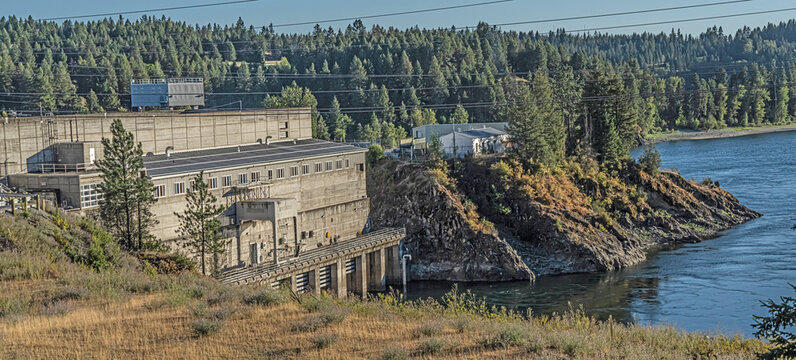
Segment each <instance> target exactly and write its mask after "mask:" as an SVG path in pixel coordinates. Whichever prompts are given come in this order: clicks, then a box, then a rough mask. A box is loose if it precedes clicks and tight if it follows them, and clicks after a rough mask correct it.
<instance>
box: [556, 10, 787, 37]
mask: <svg viewBox="0 0 796 360" xmlns="http://www.w3.org/2000/svg"><path fill="white" fill-rule="evenodd" d="M787 11H796V7H792V8H785V9H775V10H761V11H752V12H745V13H737V14H728V15H715V16H703V17H697V18H690V19H678V20H665V21H655V22H647V23H639V24H627V25H613V26H601V27H593V28H590V29H580V30H567V32H591V31H598V30H612V29H624V28H630V27H641V26H653V25H665V24H676V23H684V22H693V21H703V20H716V19H726V18H732V17H740V16H752V15H763V14H772V13H777V12H787Z"/></svg>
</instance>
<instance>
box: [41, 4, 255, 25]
mask: <svg viewBox="0 0 796 360" xmlns="http://www.w3.org/2000/svg"><path fill="white" fill-rule="evenodd" d="M257 1H259V0H235V1H224V2H216V3H209V4H196V5H184V6H172V7H165V8H158V9H146V10H130V11H114V12H106V13H98V14H88V15H73V16H58V17H49V18H41V19H37V20H42V21H53V20H66V19H82V18H90V17H99V16H111V15H129V14H142V13H150V12H156V11H172V10H183V9H196V8H203V7H211V6H223V5H233V4H243V3H250V2H257Z"/></svg>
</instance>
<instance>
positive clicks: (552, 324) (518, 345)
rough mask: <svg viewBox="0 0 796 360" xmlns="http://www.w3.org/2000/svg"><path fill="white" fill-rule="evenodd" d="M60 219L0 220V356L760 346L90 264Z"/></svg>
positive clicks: (530, 353)
mask: <svg viewBox="0 0 796 360" xmlns="http://www.w3.org/2000/svg"><path fill="white" fill-rule="evenodd" d="M69 220H70V226H69V228H68V229H69V230H66V229H64V231H63V232H61V231H59V230H56V228H55V225H54V224H53V222H52V216H50V215H47V214H43V213H42V214H35V213H34V214H33V215H32V216H31V217H30V218H22V217H18V218H12V217H10V216H3V215H0V359H6V358H8V359H207V358H217V359H406V358H409V357H412V358H438V359H484V358H492V359H525V358H528V359H563V358H578V359H714V358H717V359H747V358H753V357H754V355H755V353H756V352H761V351H764V350H765V349H766V346H767V345H765V344H764V343H762V342H760V341H758V340H754V339H752V340H746V339H741V338H729V337H726V336H711V337H706V336H705V335H704V334H693V333H685V332H681V331H678V330H676V329H674V328H669V327H661V328H655V327H642V326H636V325H622V324H618V323H613V322H598V321H596V320H594V319H592V318H589V317H587V316H585V315H583V313H582V312H578V311H573V312H571V313H569V314H566V315H563V316H556V317H546V316H541V317H531V318H527V317H523V316H520V315H518V314H513V313H510V312H506V311H500V310H498V311H495V310H489V309H486V306H485V304H484V303H483V301H482V300H479V299H476V298H475V297H473V296H469V295H467V294H457V293H451V294H449V295H447V296H446V297H444V298H443V299H442V300H440V301H425V302H404V301H401V300H400V299H398V298H396V297H393V296H389V295H386V296H381V297H377V298H372V299H370V300H368V301H358V300H348V301H337V300H334V299H332V298H329V297H325V296H323V297H315V296H308V295H304V296H291V295H290V294H287V293H286V292H284V291H282V292H278V291H274V290H266V289H263V288H257V287H234V286H230V285H225V284H220V283H218V282H216V281H215V280H213V279H209V278H205V277H202V276H200V275H197V274H194V273H191V272H182V273H177V274H158V273H156V272H154V270H153V268H152V267H151V266H147V264H146V263H143V262H141V261H139V260H137V259H135V258H133V257H132V256H130V255H129V254H125V253H121V254H118V255H113V256H109V257H108V261H109V264H111V266H110V267H109V268H97V267H93V266H89V265H87V264H82V265H81V263H79V262H75V261H74V260H72V259H74V258H75V254H78V255H79V254H80V253H81V251H83V250H84V249H86V247H87V246H88V245H89V244H91V241H92V239H93V238H92V237H91V235H90V233H89V232H87V231H84V230H81V229H84V228H87V229H93V228H92V227H91V226H90V224H89V225H86V224H85V222H82V225H81V222H80V219H69ZM58 239H61V240H60V241H57V240H58ZM64 240H65V241H64ZM75 249H77V250H79V251H77V252H73V250H75ZM111 250H112V249H111ZM80 259H83V258H80ZM388 355H389V356H388Z"/></svg>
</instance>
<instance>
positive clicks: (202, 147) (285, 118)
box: [3, 109, 404, 296]
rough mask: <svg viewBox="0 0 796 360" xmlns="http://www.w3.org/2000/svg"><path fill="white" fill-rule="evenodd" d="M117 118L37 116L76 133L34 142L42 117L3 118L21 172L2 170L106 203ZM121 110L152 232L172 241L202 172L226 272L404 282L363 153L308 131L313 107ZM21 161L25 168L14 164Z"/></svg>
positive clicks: (316, 287)
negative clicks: (376, 213)
mask: <svg viewBox="0 0 796 360" xmlns="http://www.w3.org/2000/svg"><path fill="white" fill-rule="evenodd" d="M113 118H117V116H116V114H114V115H113V116H106V115H103V116H96V115H95V116H93V117H85V116H84V117H82V118H71V117H67V118H59V117H54V118H47V119H38V120H39V121H38V122H39V123H38V124H36V125H40V124H44V123H48V122H49V124H50V125H51V127H53V128H55V129H58V128H59V127H62V125H63V122H64V121H67V122H70V124H69V126H70V129H72V128H73V127H74V128H77V129H79V130H80V131H79V134H80V135H74V133H73V135H72V138H71V139H63V140H62V139H58V138H56V139H50V141H49V142H45V141H42V145H46V146H43V147H42V148H41V149H38V150H35V149H30V148H27V147H25V146H23V144H22V143H23V142H26V135H25V134H28V135H32V136H33V137H37V133H36V131H35V130H37V129H38V126H35V125H34V126H33V127H29V124H28V122H30V123H34V122H36V120H33V121H31V119H14V121H13V122H8V123H5V124H4V127H3V135H4V136H9V135H12V132H16V133H17V136H14V137H12V140H17V141H19V145H18V146H15V147H13V149H12V150H11V151H6V152H4V155H5V163H6V167H5V168H6V169H16V170H17V171H16V172H11V173H7V181H8V184H9V185H10V186H11V187H13V188H17V189H22V190H25V191H29V192H39V193H50V194H54V195H55V197H57V199H58V202H59V204H60V205H61V206H62V207H64V208H66V209H72V210H74V211H81V212H84V213H91V212H92V211H94V210H95V209H97V207H98V205H99V203H100V201H101V200H102V194H101V192H99V191H98V188H97V185H98V184H99V183H100V181H101V179H100V176H99V173H98V171H97V169H96V166H95V162H96V160H97V159H101V158H102V155H103V154H102V146H101V144H100V143H99V140H100V139H101V138H102V137H104V136H110V124H111V120H110V119H113ZM120 118H122V120H123V122H124V125H125V128H126V129H128V130H130V131H132V132H133V134H134V135H135V136H136V140H137V141H141V143H142V147H143V149H144V152H145V153H146V155H145V156H144V168H145V169H146V171H145V176H148V177H149V178H150V179H151V180H152V182H153V184H154V194H155V197H156V198H157V202H156V204H155V205H154V206H153V207H152V209H151V210H152V212H153V213H154V215H155V216H156V218H157V219H158V220H159V223H158V225H156V227H155V228H154V229H153V230H154V231H153V234H154V235H155V236H156V237H157V238H159V239H161V240H162V241H164V242H166V243H167V244H170V245H171V246H173V247H174V248H175V249H179V245H178V241H177V240H178V238H177V230H178V228H179V221H178V219H177V216H176V215H175V212H177V213H179V212H182V211H183V210H184V208H185V196H186V194H187V192H188V191H190V188H191V179H192V178H193V177H194V176H195V175H196V174H198V173H199V172H204V176H205V181H206V182H207V183H208V185H209V188H210V190H211V192H212V193H213V194H214V195H215V196H216V197H217V198H218V199H219V202H220V203H221V204H222V205H224V208H225V211H224V213H223V214H222V215H221V217H220V220H221V223H222V236H223V237H224V238H226V239H228V240H229V245H228V248H227V249H226V252H225V254H224V258H223V259H222V265H223V266H224V268H225V270H226V272H225V274H224V276H223V279H225V280H227V281H230V282H235V283H247V282H252V281H257V282H265V283H268V284H271V285H278V284H280V283H285V282H287V283H289V284H290V286H291V287H293V288H294V289H295V290H296V291H320V290H321V289H326V290H329V291H333V292H336V293H338V295H341V296H345V295H346V294H347V293H348V292H354V293H357V294H359V295H364V294H365V293H367V291H374V290H377V291H378V290H384V288H385V285H386V283H387V282H389V281H397V279H398V278H399V273H398V269H399V267H398V265H397V264H398V259H399V244H400V242H401V240H402V239H403V237H404V231H403V229H380V230H377V229H370V228H369V226H368V212H369V201H368V197H367V193H366V164H365V153H366V151H367V150H366V149H363V148H359V147H355V146H351V145H345V144H339V143H332V142H328V141H322V140H316V139H312V132H311V112H310V109H277V110H257V111H250V112H249V111H244V112H225V113H215V112H200V113H178V112H173V111H171V112H151V113H146V112H143V113H135V114H134V115H128V116H120ZM73 121H74V122H75V124H72V122H73ZM203 125H207V126H203ZM22 129H26V130H27V131H25V132H23V131H22ZM31 129H32V130H34V131H33V134H31V133H30V130H31ZM14 130H16V131H14ZM56 133H58V134H62V132H56ZM8 144H13V141H12V142H9V143H8ZM17 158H18V159H20V160H19V161H20V162H22V160H25V163H24V166H13V167H10V166H8V163H9V160H12V161H13V160H16V159H17ZM15 165H22V164H19V163H16V164H15ZM6 171H8V170H6Z"/></svg>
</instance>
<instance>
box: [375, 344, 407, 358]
mask: <svg viewBox="0 0 796 360" xmlns="http://www.w3.org/2000/svg"><path fill="white" fill-rule="evenodd" d="M408 358H409V353H408V352H406V350H404V349H401V348H394V347H391V348H386V349H384V351H383V352H382V353H381V360H406V359H408Z"/></svg>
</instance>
